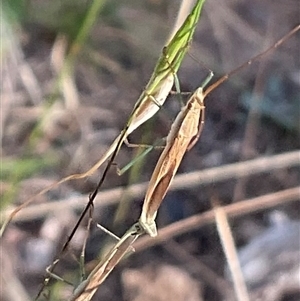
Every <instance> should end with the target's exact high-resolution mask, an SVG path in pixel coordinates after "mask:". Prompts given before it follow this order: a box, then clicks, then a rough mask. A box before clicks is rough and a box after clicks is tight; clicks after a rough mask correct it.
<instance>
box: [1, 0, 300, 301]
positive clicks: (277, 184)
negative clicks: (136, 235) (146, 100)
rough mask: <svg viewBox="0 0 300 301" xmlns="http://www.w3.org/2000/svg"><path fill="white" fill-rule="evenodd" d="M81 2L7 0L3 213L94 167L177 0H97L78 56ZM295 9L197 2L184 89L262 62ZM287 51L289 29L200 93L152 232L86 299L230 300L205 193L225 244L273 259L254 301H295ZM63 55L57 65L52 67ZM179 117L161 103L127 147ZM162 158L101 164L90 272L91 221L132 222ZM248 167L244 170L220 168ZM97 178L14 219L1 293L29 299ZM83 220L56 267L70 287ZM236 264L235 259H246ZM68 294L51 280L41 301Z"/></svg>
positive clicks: (101, 242) (294, 80) (96, 241)
mask: <svg viewBox="0 0 300 301" xmlns="http://www.w3.org/2000/svg"><path fill="white" fill-rule="evenodd" d="M71 2H72V3H71ZM100 2H101V1H100ZM100 2H99V3H100ZM103 2H104V1H103ZM8 3H11V5H10V6H8ZM91 3H95V2H93V1H69V0H65V1H29V0H28V1H17V0H16V1H11V2H9V1H4V8H5V9H4V10H3V11H2V16H1V22H2V24H1V25H2V34H1V56H2V57H1V59H2V63H1V74H2V87H1V121H2V131H1V139H2V147H1V155H2V158H1V217H2V219H3V218H4V217H5V216H6V215H5V214H6V212H8V211H9V210H10V208H12V207H13V206H16V205H18V204H21V203H22V202H24V201H25V200H27V199H28V198H29V197H31V196H32V195H34V194H35V193H37V192H38V191H40V190H41V189H43V188H44V187H46V186H48V185H49V184H51V183H53V182H54V181H57V180H60V179H61V178H63V177H65V176H67V175H70V174H73V173H79V172H85V171H86V170H87V169H88V168H89V167H91V166H92V165H93V164H94V163H95V162H96V161H97V160H99V158H100V156H101V154H103V153H104V151H105V150H106V149H107V148H108V146H109V145H110V143H111V142H112V141H113V139H114V138H115V137H116V136H117V135H118V133H119V132H120V130H121V129H122V127H123V126H124V123H125V122H126V120H127V118H128V114H129V113H130V112H131V110H132V107H133V105H134V103H135V101H136V99H137V97H138V95H139V93H140V92H141V91H142V89H143V87H144V85H145V84H146V83H147V80H148V79H149V76H150V74H151V72H152V70H153V66H154V64H155V61H156V59H157V57H158V55H159V53H160V51H161V48H162V46H163V45H164V43H165V41H166V39H167V37H168V35H169V33H170V29H171V28H172V26H173V23H174V21H175V16H176V13H177V9H178V7H179V1H176V5H175V1H163V0H157V1H154V0H147V1H138V0H130V1H126V3H125V2H124V1H117V0H113V1H106V2H105V3H104V5H103V7H99V18H98V19H97V21H96V22H95V24H94V26H92V27H91V29H89V30H88V32H86V33H85V34H86V36H84V37H83V40H82V41H81V42H80V43H77V44H76V45H75V46H76V47H74V43H72V41H74V37H75V36H76V35H77V33H78V31H80V30H81V29H82V28H81V27H80V26H81V25H82V20H83V16H84V14H85V12H86V9H87V7H88V5H91ZM8 7H9V9H7V8H8ZM299 13H300V12H299V5H298V1H297V0H286V1H284V0H280V1H276V2H274V1H271V0H267V1H258V0H255V1H234V0H226V1H222V2H221V4H220V1H217V0H206V3H205V6H204V12H203V14H202V17H201V20H200V22H199V24H198V27H197V31H196V34H195V39H194V41H193V43H192V45H191V47H190V50H189V52H190V54H191V55H192V56H193V57H194V58H196V60H198V61H201V62H203V63H201V64H199V63H198V62H196V61H195V60H194V59H192V58H191V57H189V56H188V55H187V57H186V59H185V60H184V63H183V65H182V68H181V69H180V71H179V80H180V83H181V90H182V91H193V90H194V89H195V88H196V87H198V86H199V84H200V83H201V82H202V80H203V78H204V77H205V76H206V75H207V70H206V69H205V68H204V67H203V65H205V66H207V67H209V68H210V69H212V70H213V71H214V72H215V74H216V76H217V77H218V76H221V75H223V74H225V73H226V72H229V71H231V70H232V69H234V68H235V67H237V66H238V65H240V64H241V63H242V62H244V61H246V60H248V59H249V58H251V57H252V56H254V55H256V54H258V53H260V52H261V51H262V50H264V49H266V48H267V47H268V46H269V45H271V44H273V43H274V42H275V41H277V40H278V39H279V38H281V37H282V36H283V35H284V34H286V33H287V32H288V31H289V30H290V29H292V28H293V27H294V26H295V25H296V24H297V22H299ZM75 41H76V40H75ZM81 43H82V44H81ZM71 45H73V46H71ZM299 46H300V45H299V33H297V34H296V35H295V36H294V37H292V38H291V39H289V40H288V41H287V42H286V43H285V44H283V45H282V46H281V47H280V48H278V49H277V50H276V51H274V52H273V53H272V54H271V55H269V56H267V57H264V58H263V59H262V60H261V61H260V62H259V63H255V64H253V65H251V66H250V67H248V68H245V69H244V70H243V71H241V72H240V73H239V74H237V75H235V76H234V77H232V78H230V79H229V81H227V82H226V83H224V84H223V85H222V86H220V88H218V89H217V90H216V91H214V92H213V93H212V94H211V95H209V96H208V98H207V101H206V116H205V127H204V130H203V133H202V135H201V138H200V140H199V142H198V144H197V145H196V146H195V147H194V148H193V149H192V150H191V151H190V152H188V154H187V155H186V156H185V158H184V160H183V162H182V164H181V166H180V168H179V176H178V177H177V178H176V179H175V181H174V185H173V186H172V187H171V190H170V191H169V192H168V194H167V196H166V199H165V200H164V202H163V204H162V206H161V208H160V212H159V215H158V220H157V226H158V231H159V235H158V237H157V238H154V239H153V238H150V237H146V236H145V237H142V238H140V239H139V240H138V241H137V242H136V245H135V246H136V253H135V254H132V255H131V256H130V258H129V259H126V260H124V261H122V262H121V264H120V265H119V266H117V268H116V269H115V271H114V272H113V273H112V274H111V275H110V277H108V279H107V281H106V282H105V283H104V284H103V286H101V288H100V289H99V291H98V292H97V295H96V296H97V297H95V299H94V300H107V301H110V300H130V301H131V300H134V301H138V300H143V301H147V300H149V301H150V300H158V301H160V300H176V301H180V300H195V301H197V300H212V301H214V300H216V301H217V300H225V299H226V298H227V299H228V300H233V297H232V295H231V293H232V288H231V284H230V283H229V279H228V278H226V276H224V275H225V274H226V272H225V270H226V260H225V256H224V254H223V251H222V246H221V242H220V238H219V235H218V231H217V227H216V224H215V222H214V219H215V217H214V213H213V211H211V207H212V204H211V201H212V199H214V200H215V202H216V203H221V204H222V205H224V206H225V205H226V206H225V207H224V208H225V212H226V213H227V214H228V215H229V216H232V217H234V218H232V219H231V218H230V219H229V221H230V224H231V226H232V229H233V236H234V238H235V242H236V245H237V247H238V248H240V247H242V246H244V247H245V246H246V245H247V244H249V243H250V241H252V240H253V239H254V238H256V243H255V244H256V246H258V250H259V251H258V252H259V254H262V257H264V258H263V260H265V261H264V263H265V264H266V266H267V267H268V268H269V267H270V266H272V268H271V269H268V268H267V271H259V272H258V273H259V276H261V275H264V277H263V278H262V279H260V278H259V276H254V277H256V282H255V281H254V282H251V283H250V284H249V288H250V295H251V300H259V298H260V297H261V296H263V298H264V300H270V301H271V300H278V301H292V300H298V299H299V295H300V289H299V285H298V284H299V283H297V282H295V278H294V277H293V273H295V270H297V269H299V266H297V262H298V259H299V256H300V255H299V244H300V243H299V224H297V223H296V221H298V220H299V202H298V201H299V196H298V194H299V188H298V187H297V185H298V183H299V179H300V172H299V153H296V152H293V151H296V150H298V149H299V146H300V143H299V141H300V139H299V134H300V129H299V112H300V111H299V103H300V98H299V86H300V73H299V70H300V68H299V67H300V60H299ZM68 54H69V55H68ZM66 58H67V59H68V60H69V61H68V65H67V67H68V68H69V69H64V68H62V66H63V63H64V61H65V59H66ZM70 70H71V71H70ZM251 101H252V102H253V103H254V104H255V105H254V106H252V107H250V103H251ZM179 110H180V105H179V103H178V101H177V97H176V96H170V97H169V98H168V100H167V102H166V105H165V107H164V109H163V110H161V112H160V113H159V114H158V115H157V116H156V117H155V118H154V121H153V120H151V121H149V122H147V123H146V124H145V125H144V126H143V127H141V128H140V129H138V130H137V132H136V133H134V134H133V135H131V136H130V142H133V143H148V144H149V143H153V142H154V141H155V140H156V139H157V138H160V137H165V136H166V135H167V133H168V131H169V128H170V125H171V123H172V120H173V118H174V116H176V114H177V113H178V111H179ZM159 153H160V150H158V151H155V150H154V151H152V152H151V153H150V154H149V155H148V156H147V157H146V158H145V159H144V160H142V161H140V162H139V163H137V164H135V165H134V167H133V168H132V169H131V170H130V171H129V172H127V173H126V174H125V175H123V176H121V177H119V176H117V174H116V169H115V168H114V167H112V169H111V171H110V172H109V175H108V177H107V179H106V181H105V183H104V186H103V189H102V190H104V191H103V192H101V193H99V195H98V197H97V199H96V202H95V210H94V212H93V223H92V226H91V231H90V233H89V236H88V241H87V247H86V258H85V260H86V262H85V264H86V270H87V273H88V272H89V271H91V269H92V268H93V267H94V266H95V265H96V264H97V257H98V256H100V255H101V254H103V253H104V252H105V250H107V248H108V247H109V245H110V244H111V243H114V241H113V239H112V238H110V237H109V236H108V235H107V234H106V233H104V232H103V231H101V230H100V229H99V228H97V227H96V223H101V225H103V226H105V227H107V228H108V229H110V230H111V231H113V232H114V233H116V234H117V235H122V234H123V233H124V232H125V231H126V230H127V229H128V228H129V226H130V225H132V224H133V223H134V222H135V221H136V220H137V219H138V217H139V214H140V210H141V206H142V203H141V202H142V200H143V197H144V193H145V189H146V184H147V181H149V179H150V177H151V173H152V171H153V169H154V166H155V163H156V161H157V158H158V156H159ZM284 153H285V155H284V156H279V157H278V156H276V155H278V154H284ZM136 154H137V150H136V149H131V148H127V147H126V146H123V147H122V149H121V151H120V153H119V155H118V157H117V160H116V161H117V162H116V163H117V164H118V165H119V166H124V165H126V164H127V163H128V162H129V161H130V160H131V159H132V158H133V157H135V156H136ZM265 156H268V159H267V161H265V160H264V159H263V157H265ZM247 160H254V161H253V162H252V161H250V163H249V164H248V165H247V164H240V165H230V164H233V163H236V162H239V161H241V162H243V161H247ZM255 160H261V161H255ZM251 164H252V165H251ZM212 168H215V169H212ZM203 170H205V172H202V171H203ZM262 171H264V172H263V173H262ZM100 175H101V170H100V171H99V172H97V173H96V174H95V175H94V176H92V177H89V178H88V179H86V180H80V181H73V182H69V183H67V184H63V185H61V186H60V187H59V188H56V189H53V190H51V191H49V192H48V193H47V194H45V195H43V196H42V197H40V198H38V199H37V200H36V201H35V202H34V203H33V204H32V205H31V206H30V207H28V208H24V209H23V210H22V211H20V212H19V214H17V215H16V216H15V219H14V222H13V223H12V224H11V225H10V226H9V227H8V228H7V230H6V232H5V234H4V237H3V238H2V240H1V252H0V257H1V280H0V281H1V284H2V285H0V293H1V294H2V296H1V300H4V301H12V300H14V301H18V300H20V301H27V300H32V299H33V297H34V296H35V295H36V293H37V291H38V287H39V285H40V284H41V283H42V280H43V277H44V275H45V268H46V266H47V265H49V264H50V263H51V260H52V259H53V258H54V256H55V254H56V252H57V250H59V249H60V248H61V245H62V244H63V243H64V242H65V241H66V239H67V236H68V233H70V231H71V230H72V228H73V226H74V225H75V223H76V221H77V218H78V214H79V213H80V212H81V210H82V208H83V207H84V205H85V204H86V202H87V200H88V193H90V192H91V191H92V190H93V189H94V187H95V185H96V183H97V181H98V179H99V176H100ZM241 175H243V176H241ZM144 182H145V184H143V183H144ZM140 183H142V184H140ZM216 200H217V201H216ZM247 200H249V201H247ZM274 209H277V213H276V214H277V215H276V216H278V214H279V213H280V214H279V215H280V216H282V215H283V214H284V215H286V216H288V219H289V221H284V222H283V223H284V226H282V227H281V228H280V227H279V228H280V229H281V230H280V231H277V230H278V229H279V228H278V227H276V226H273V227H272V226H271V223H270V216H273V215H271V213H272V212H273V213H274ZM290 220H293V221H294V222H291V221H290ZM86 224H87V219H86V220H85V221H84V223H83V224H82V225H81V226H80V227H79V229H78V230H77V233H76V235H75V237H74V239H73V240H72V242H71V244H70V247H69V252H67V253H66V254H65V256H64V258H63V260H62V262H61V263H60V264H59V265H58V267H57V269H56V270H55V272H56V273H57V274H58V275H61V276H63V277H64V278H66V279H68V281H70V282H72V283H75V284H76V283H78V282H79V279H80V275H79V266H78V262H77V261H76V260H75V259H74V258H76V259H77V260H78V258H79V254H80V251H81V248H82V242H83V241H84V239H85V237H86ZM164 227H165V228H164ZM285 227H286V228H285ZM282 229H284V230H282ZM265 231H269V232H265ZM263 233H264V234H265V236H266V237H265V238H264V236H263V235H262V234H263ZM268 233H270V236H271V238H270V237H268V236H267V234H268ZM276 235H278V236H276ZM272 237H274V239H273V240H272ZM264 239H265V240H264ZM257 241H258V242H257ZM276 243H277V245H276ZM253 248H254V247H253ZM276 251H277V252H276ZM245 252H246V251H244V253H245ZM243 256H246V255H243ZM255 256H256V255H255ZM257 256H258V255H257ZM285 258H287V260H284V259H285ZM243 260H245V261H244V264H245V265H246V263H247V260H249V261H250V260H251V258H250V259H243ZM271 263H272V264H271ZM259 265H263V264H262V263H261V262H260V264H259ZM264 273H266V274H264ZM166 275H168V277H166ZM296 281H297V280H296ZM72 289H73V288H72V287H71V286H67V285H65V284H61V283H60V282H57V281H56V280H55V281H53V287H51V291H52V295H51V298H50V300H53V301H55V300H65V299H66V297H65V296H67V295H69V294H70V292H71V290H72ZM176 290H178V293H176V294H175V293H174V292H176ZM153 292H155V295H153ZM179 292H180V293H179ZM168 293H170V294H168ZM173 294H174V295H173ZM97 298H98V299H97ZM176 298H177V299H176ZM188 298H190V299H188Z"/></svg>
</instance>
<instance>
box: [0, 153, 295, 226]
mask: <svg viewBox="0 0 300 301" xmlns="http://www.w3.org/2000/svg"><path fill="white" fill-rule="evenodd" d="M299 159H300V151H293V152H287V153H284V154H280V155H274V156H271V157H262V158H258V159H254V160H249V161H245V162H239V163H233V164H228V165H223V166H221V167H214V168H209V169H205V170H201V171H195V172H191V173H186V174H182V175H177V176H176V177H175V178H174V180H173V184H172V185H171V186H170V189H169V191H174V190H179V189H188V188H193V187H195V186H196V187H199V186H200V185H203V184H209V183H217V182H220V181H225V180H228V179H232V178H241V177H246V176H251V175H253V174H259V173H263V172H270V171H274V170H276V169H281V168H288V167H291V166H298V165H300V160H299ZM147 186H148V183H147V182H146V183H141V184H135V185H132V186H130V187H128V188H126V189H128V193H130V195H132V197H133V198H139V197H141V196H143V195H144V193H145V191H146V188H147ZM123 192H124V188H123V187H119V188H114V189H110V190H107V191H103V192H100V193H99V194H98V197H97V198H96V200H95V202H94V205H95V208H100V207H105V206H109V205H113V204H116V203H118V202H119V200H120V199H121V197H122V195H123ZM87 198H88V196H87V195H83V196H80V197H77V196H76V197H72V198H68V199H65V200H59V201H55V202H51V203H46V204H38V205H34V206H31V207H28V208H23V210H22V211H20V210H18V211H15V210H11V209H9V210H6V211H3V213H2V215H1V218H2V220H1V221H2V222H4V221H5V220H7V218H12V217H14V221H15V222H17V221H26V220H31V219H33V218H37V217H39V218H40V217H42V216H45V215H48V214H49V213H51V212H55V211H57V210H65V209H66V208H67V209H70V208H73V209H76V210H78V209H79V210H80V209H82V208H84V206H85V204H86V200H87ZM18 209H19V208H18ZM17 212H19V213H18V215H16V213H17Z"/></svg>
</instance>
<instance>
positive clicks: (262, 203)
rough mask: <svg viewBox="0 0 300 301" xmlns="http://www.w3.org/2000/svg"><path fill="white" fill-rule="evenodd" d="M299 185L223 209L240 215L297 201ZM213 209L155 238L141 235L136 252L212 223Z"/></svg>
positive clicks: (177, 224)
mask: <svg viewBox="0 0 300 301" xmlns="http://www.w3.org/2000/svg"><path fill="white" fill-rule="evenodd" d="M299 192H300V186H298V187H295V188H290V189H286V190H283V191H279V192H275V193H270V194H266V195H263V196H260V197H257V198H253V199H248V200H244V201H241V202H239V203H233V204H231V205H227V206H224V211H225V213H226V214H227V215H228V216H229V217H235V216H242V215H246V214H249V213H251V212H257V211H261V210H264V209H267V208H272V207H275V206H277V205H281V204H286V203H289V202H295V201H299ZM214 221H215V214H214V211H213V210H210V211H207V212H205V213H202V214H196V215H193V216H191V217H189V218H186V219H184V220H181V221H179V222H176V223H173V224H171V225H169V226H166V227H164V228H162V229H161V230H160V231H159V234H158V236H157V237H155V238H148V237H142V238H141V239H139V240H138V242H136V243H135V244H134V249H135V251H136V252H140V251H142V250H145V249H148V248H150V247H153V246H155V245H158V244H161V243H163V242H165V241H166V240H168V239H170V238H173V237H175V236H178V235H181V234H183V233H186V232H189V231H192V230H195V229H199V228H200V227H201V226H204V225H207V224H211V223H214Z"/></svg>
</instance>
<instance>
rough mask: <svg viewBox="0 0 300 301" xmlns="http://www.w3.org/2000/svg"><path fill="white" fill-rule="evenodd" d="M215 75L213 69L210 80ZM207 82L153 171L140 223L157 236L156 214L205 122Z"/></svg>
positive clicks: (186, 108)
mask: <svg viewBox="0 0 300 301" xmlns="http://www.w3.org/2000/svg"><path fill="white" fill-rule="evenodd" d="M212 76H213V73H212V72H211V73H210V75H209V77H208V78H207V80H206V82H208V81H209V80H210V79H211V78H212ZM204 86H205V84H203V85H202V86H201V87H199V88H198V89H197V90H196V91H195V92H194V94H193V95H192V96H191V97H190V99H189V100H188V102H187V104H186V105H185V106H184V107H183V108H182V110H181V111H180V112H179V114H178V115H177V117H176V119H175V121H174V122H173V124H172V127H171V130H170V132H169V134H168V136H167V140H166V146H165V148H164V150H163V152H162V154H161V155H160V157H159V159H158V162H157V164H156V167H155V169H154V171H153V173H152V176H151V179H150V182H149V186H148V190H147V192H146V196H145V199H144V204H143V209H142V213H141V217H140V219H139V222H140V224H141V225H142V227H143V228H144V229H145V231H146V232H147V233H148V234H149V235H150V236H153V237H154V236H156V235H157V230H156V225H155V217H156V213H157V210H158V208H159V206H160V204H161V202H162V200H163V198H164V196H165V195H166V193H167V191H168V188H169V186H170V184H171V181H172V179H173V178H174V176H175V174H176V172H177V169H178V167H179V165H180V163H181V161H182V159H183V156H184V154H185V153H186V152H187V151H188V150H189V149H190V148H192V147H193V145H194V144H195V143H196V142H197V140H198V138H199V136H200V134H201V131H202V128H203V124H204V109H205V107H204V94H203V87H204Z"/></svg>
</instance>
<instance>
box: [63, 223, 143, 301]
mask: <svg viewBox="0 0 300 301" xmlns="http://www.w3.org/2000/svg"><path fill="white" fill-rule="evenodd" d="M143 233H144V230H143V228H141V227H140V225H139V223H135V224H134V225H133V226H132V227H131V228H130V229H129V230H128V231H126V233H125V234H124V235H123V236H122V237H121V238H120V240H119V241H118V243H117V244H116V245H115V246H114V247H113V248H112V249H111V250H110V251H109V252H108V254H107V255H106V256H105V258H104V259H103V260H101V262H100V263H99V264H98V265H97V266H96V267H95V268H94V270H93V271H92V272H91V273H90V275H89V276H88V278H87V279H86V280H84V281H83V282H82V283H81V284H80V285H79V286H78V287H77V288H76V289H75V292H74V294H73V296H72V297H71V298H70V299H69V301H89V300H91V299H92V297H93V295H94V294H95V293H96V291H97V289H98V288H99V286H100V285H101V284H102V283H103V282H104V280H105V279H106V278H107V276H108V275H109V274H110V273H111V271H112V270H113V269H114V267H115V266H116V265H117V264H118V262H119V261H120V260H121V259H122V258H123V257H124V255H125V254H126V253H127V251H128V250H129V248H130V247H131V246H132V244H133V243H134V242H135V240H136V239H137V238H138V237H139V236H140V235H142V234H143Z"/></svg>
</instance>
